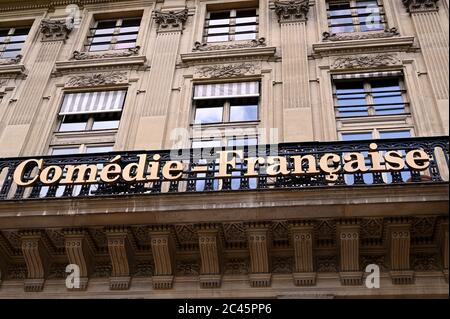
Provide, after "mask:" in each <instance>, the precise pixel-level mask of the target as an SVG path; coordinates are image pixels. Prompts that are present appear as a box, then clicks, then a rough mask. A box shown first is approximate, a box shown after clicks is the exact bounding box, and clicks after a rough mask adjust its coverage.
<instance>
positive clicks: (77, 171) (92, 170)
mask: <svg viewBox="0 0 450 319" xmlns="http://www.w3.org/2000/svg"><path fill="white" fill-rule="evenodd" d="M75 175H76V176H77V177H76V179H75V180H74V176H75ZM86 175H88V178H87V179H86ZM96 182H97V166H96V165H86V164H83V165H77V166H74V165H68V166H67V173H66V177H65V178H64V179H63V180H62V181H61V184H67V185H71V184H85V183H86V184H94V183H96Z"/></svg>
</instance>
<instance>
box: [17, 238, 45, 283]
mask: <svg viewBox="0 0 450 319" xmlns="http://www.w3.org/2000/svg"><path fill="white" fill-rule="evenodd" d="M20 236H21V246H22V254H23V257H24V259H25V263H26V265H27V278H26V279H25V282H24V289H25V291H35V292H36V291H42V289H43V288H44V282H45V276H46V275H47V273H48V271H49V267H50V262H49V259H50V254H49V251H48V247H47V246H46V244H45V243H44V240H43V236H44V233H43V232H41V231H22V232H20Z"/></svg>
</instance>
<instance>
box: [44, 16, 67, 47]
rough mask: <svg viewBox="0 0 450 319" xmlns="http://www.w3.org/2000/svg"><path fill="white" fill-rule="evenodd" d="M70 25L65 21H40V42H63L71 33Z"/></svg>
mask: <svg viewBox="0 0 450 319" xmlns="http://www.w3.org/2000/svg"><path fill="white" fill-rule="evenodd" d="M72 28H73V26H72V24H70V23H67V20H65V19H63V20H51V19H45V20H42V21H41V33H42V41H43V42H46V41H64V40H66V39H67V36H68V35H69V33H70V32H71V31H72Z"/></svg>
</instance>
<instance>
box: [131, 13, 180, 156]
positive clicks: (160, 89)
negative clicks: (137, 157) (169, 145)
mask: <svg viewBox="0 0 450 319" xmlns="http://www.w3.org/2000/svg"><path fill="white" fill-rule="evenodd" d="M154 18H155V21H156V23H157V24H158V30H157V37H156V42H155V51H154V53H153V59H152V61H151V69H150V74H149V81H148V87H147V89H146V93H145V94H146V96H145V101H146V102H145V105H144V107H143V110H142V114H141V118H140V120H139V124H138V130H137V136H136V141H135V148H136V149H161V148H162V147H163V145H162V143H163V140H164V133H165V126H166V120H167V119H166V115H167V111H168V108H169V104H170V96H171V93H172V85H173V79H174V75H175V66H176V61H177V57H178V51H179V44H180V39H181V34H182V30H183V25H184V23H185V22H186V20H187V18H188V10H187V9H183V10H180V11H156V12H155V16H154Z"/></svg>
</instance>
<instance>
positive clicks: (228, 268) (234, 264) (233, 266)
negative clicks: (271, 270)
mask: <svg viewBox="0 0 450 319" xmlns="http://www.w3.org/2000/svg"><path fill="white" fill-rule="evenodd" d="M248 264H249V261H248V259H229V260H227V261H226V262H225V266H224V273H225V274H226V275H247V274H248Z"/></svg>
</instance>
